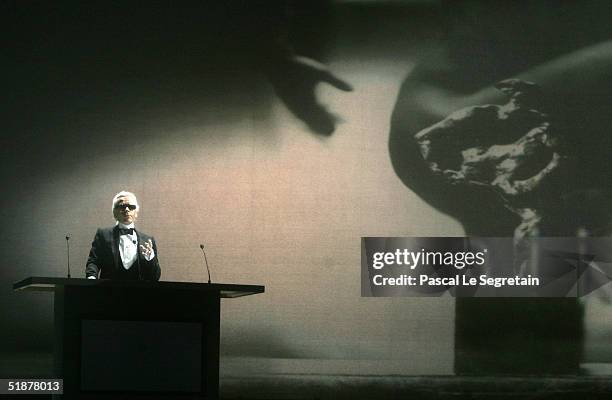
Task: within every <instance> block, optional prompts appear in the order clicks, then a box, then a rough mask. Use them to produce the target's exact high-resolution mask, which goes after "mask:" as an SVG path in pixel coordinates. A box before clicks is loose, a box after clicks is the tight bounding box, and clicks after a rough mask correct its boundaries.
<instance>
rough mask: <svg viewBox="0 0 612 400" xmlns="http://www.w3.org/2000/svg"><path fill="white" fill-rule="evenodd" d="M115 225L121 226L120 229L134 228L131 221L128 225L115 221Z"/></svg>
mask: <svg viewBox="0 0 612 400" xmlns="http://www.w3.org/2000/svg"><path fill="white" fill-rule="evenodd" d="M117 226H118V227H119V228H121V229H133V228H134V223H133V222H132V223H131V224H129V225H125V224H122V223H121V222H119V221H117Z"/></svg>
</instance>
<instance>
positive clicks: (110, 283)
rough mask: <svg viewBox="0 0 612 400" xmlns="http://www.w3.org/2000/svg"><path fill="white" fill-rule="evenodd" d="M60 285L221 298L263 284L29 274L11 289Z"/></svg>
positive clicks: (46, 288) (46, 289)
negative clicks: (210, 294)
mask: <svg viewBox="0 0 612 400" xmlns="http://www.w3.org/2000/svg"><path fill="white" fill-rule="evenodd" d="M60 286H92V287H139V288H159V289H179V290H183V289H184V290H203V291H211V292H218V293H219V297H221V298H234V297H242V296H249V295H252V294H257V293H263V292H264V290H265V287H264V286H260V285H235V284H229V283H193V282H164V281H160V282H146V281H114V280H109V279H83V278H53V277H42V276H31V277H29V278H25V279H23V280H21V281H19V282H16V283H14V284H13V290H33V291H43V292H52V291H54V290H55V288H57V287H60Z"/></svg>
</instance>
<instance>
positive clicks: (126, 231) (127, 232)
mask: <svg viewBox="0 0 612 400" xmlns="http://www.w3.org/2000/svg"><path fill="white" fill-rule="evenodd" d="M133 233H134V228H119V234H120V235H131V234H133Z"/></svg>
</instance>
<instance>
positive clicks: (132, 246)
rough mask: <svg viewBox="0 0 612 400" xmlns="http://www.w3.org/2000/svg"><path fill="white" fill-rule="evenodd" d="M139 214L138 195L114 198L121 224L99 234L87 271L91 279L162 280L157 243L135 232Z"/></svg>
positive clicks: (118, 220) (149, 237)
mask: <svg viewBox="0 0 612 400" xmlns="http://www.w3.org/2000/svg"><path fill="white" fill-rule="evenodd" d="M138 210H139V206H138V200H137V199H136V196H135V195H134V193H130V192H125V191H123V192H119V193H117V194H116V195H115V197H113V216H114V217H115V220H117V223H116V224H115V226H114V227H111V228H99V229H98V231H97V232H96V236H95V238H94V240H93V243H92V244H91V250H90V251H89V257H88V259H87V266H86V268H85V275H86V276H87V278H88V279H97V278H100V279H115V280H144V281H158V280H159V277H160V275H161V269H160V267H159V260H158V258H157V247H156V245H155V239H154V238H153V237H152V236H149V235H147V234H145V233H143V232H140V231H137V230H136V229H134V223H135V222H136V218H137V217H138Z"/></svg>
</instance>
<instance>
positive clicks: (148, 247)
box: [140, 239, 155, 261]
mask: <svg viewBox="0 0 612 400" xmlns="http://www.w3.org/2000/svg"><path fill="white" fill-rule="evenodd" d="M140 252H141V253H142V255H143V256H144V258H145V259H146V260H147V261H151V260H152V259H153V257H155V252H154V251H153V242H152V241H151V239H149V240H148V241H146V242H145V243H144V244H141V245H140Z"/></svg>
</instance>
